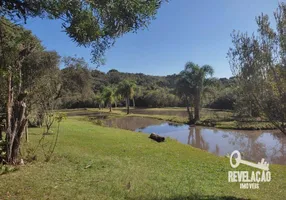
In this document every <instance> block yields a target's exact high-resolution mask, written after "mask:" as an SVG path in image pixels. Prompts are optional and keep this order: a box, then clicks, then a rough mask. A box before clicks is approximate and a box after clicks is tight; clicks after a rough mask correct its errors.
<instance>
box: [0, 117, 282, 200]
mask: <svg viewBox="0 0 286 200" xmlns="http://www.w3.org/2000/svg"><path fill="white" fill-rule="evenodd" d="M41 132H42V131H41V129H30V144H29V146H30V147H33V146H35V145H36V144H37V141H38V139H39V138H40V133H41ZM48 137H52V135H49V136H48ZM37 158H38V159H37V160H36V161H34V162H32V163H28V164H26V165H24V166H21V167H20V169H19V170H17V171H15V172H11V173H8V174H5V175H1V176H0V180H1V181H0V199H1V200H2V199H17V200H18V199H100V200H104V199H115V200H120V199H130V200H133V199H134V200H135V199H146V200H147V199H148V200H149V199H151V200H152V199H153V200H159V199H164V200H165V199H166V200H167V199H168V200H176V199H283V198H285V196H286V189H285V188H286V181H285V180H286V166H280V165H271V166H270V171H271V175H272V181H271V182H270V183H261V184H260V189H259V190H241V189H239V185H238V184H236V183H228V178H227V174H228V171H229V170H232V168H231V167H230V164H229V159H228V158H225V157H217V156H215V155H213V154H210V153H208V152H205V151H202V150H199V149H196V148H193V147H191V146H188V145H183V144H180V143H179V142H177V141H175V140H171V139H167V141H166V142H164V143H156V142H154V141H152V140H150V139H149V138H148V135H146V134H143V133H135V132H131V131H126V130H120V129H114V128H107V127H100V126H95V125H94V124H92V123H91V122H88V121H84V120H83V118H78V117H73V118H68V119H67V120H66V121H64V122H63V124H62V126H61V133H60V137H59V143H58V145H57V147H56V153H55V154H54V157H53V159H52V160H51V161H50V162H44V161H43V157H42V155H41V151H38V152H37ZM237 169H238V170H251V168H248V167H245V166H239V167H238V168H237Z"/></svg>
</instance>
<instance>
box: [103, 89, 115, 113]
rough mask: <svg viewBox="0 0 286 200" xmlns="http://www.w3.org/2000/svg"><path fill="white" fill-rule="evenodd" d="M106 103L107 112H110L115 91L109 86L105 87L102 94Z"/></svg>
mask: <svg viewBox="0 0 286 200" xmlns="http://www.w3.org/2000/svg"><path fill="white" fill-rule="evenodd" d="M102 96H103V98H104V100H105V102H106V104H107V105H108V107H109V112H112V104H114V101H115V92H114V90H113V89H112V88H111V87H105V88H104V89H103V94H102Z"/></svg>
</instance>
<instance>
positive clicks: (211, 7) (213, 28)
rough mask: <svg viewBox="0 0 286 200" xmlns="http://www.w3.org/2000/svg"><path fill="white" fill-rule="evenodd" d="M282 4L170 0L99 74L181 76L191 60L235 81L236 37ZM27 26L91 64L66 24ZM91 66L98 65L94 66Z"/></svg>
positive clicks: (115, 50) (274, 0) (121, 42)
mask: <svg viewBox="0 0 286 200" xmlns="http://www.w3.org/2000/svg"><path fill="white" fill-rule="evenodd" d="M278 2H279V1H278V0H170V1H169V3H165V4H164V5H163V6H162V7H161V8H160V10H159V11H158V14H157V18H156V19H155V20H154V21H152V22H151V24H150V26H149V27H148V29H146V30H141V31H138V33H137V34H134V33H128V34H126V35H124V36H122V37H121V38H119V39H118V40H117V42H116V43H115V46H114V47H112V48H111V49H110V50H108V51H107V53H106V64H105V65H104V66H101V67H100V68H99V70H101V71H104V72H107V71H108V70H110V69H117V70H119V71H122V72H131V73H136V72H142V73H145V74H150V75H169V74H174V73H179V72H180V71H181V70H182V69H183V68H184V65H185V63H186V62H187V61H193V62H195V63H197V64H199V65H203V64H209V65H211V66H213V67H214V69H215V76H216V77H230V76H231V71H230V68H229V64H228V60H227V58H226V54H227V51H228V49H229V47H231V38H230V33H231V32H232V31H233V30H234V29H235V30H240V31H243V32H245V31H247V32H250V33H251V32H254V31H256V29H257V27H256V23H255V16H257V15H259V14H260V13H261V12H263V13H265V14H269V15H270V16H271V20H272V21H274V20H273V11H274V10H275V9H276V8H277V6H278ZM25 27H26V28H28V29H31V30H32V31H33V33H34V34H35V35H36V36H38V38H39V39H40V40H42V43H43V45H44V46H45V47H46V48H47V49H48V50H56V51H57V52H58V53H59V54H60V55H61V56H73V55H77V56H78V57H84V58H85V59H86V61H88V62H89V63H90V58H91V56H90V49H86V48H82V47H77V45H76V44H75V43H74V42H72V41H71V40H70V38H69V37H68V36H67V35H65V33H64V32H62V29H61V22H60V21H55V20H54V21H51V20H41V19H29V20H28V22H27V25H25ZM90 68H95V65H93V64H92V63H90Z"/></svg>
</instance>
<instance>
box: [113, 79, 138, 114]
mask: <svg viewBox="0 0 286 200" xmlns="http://www.w3.org/2000/svg"><path fill="white" fill-rule="evenodd" d="M135 88H136V85H135V83H134V82H132V81H129V80H124V81H122V82H120V83H119V85H118V90H117V93H118V94H121V95H122V96H123V97H124V98H125V101H126V107H127V114H129V106H130V99H132V98H133V96H134V91H135Z"/></svg>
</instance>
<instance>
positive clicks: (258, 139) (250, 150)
mask: <svg viewBox="0 0 286 200" xmlns="http://www.w3.org/2000/svg"><path fill="white" fill-rule="evenodd" d="M135 131H137V132H139V131H140V132H144V133H153V132H154V133H157V134H158V135H161V136H164V137H170V138H173V139H176V140H177V141H179V142H181V143H184V144H188V145H191V146H193V147H196V148H200V149H203V150H206V151H208V152H211V153H213V154H216V155H218V156H225V155H227V154H231V152H232V151H234V150H239V151H240V152H241V153H242V154H243V159H246V160H249V161H253V162H258V161H260V160H261V159H262V158H264V159H265V160H266V161H267V162H269V163H270V164H282V165H286V136H284V135H283V134H282V133H280V132H278V131H276V132H275V131H242V130H224V129H215V128H207V127H200V126H196V127H190V126H189V125H174V124H172V123H161V124H159V125H151V126H147V127H144V128H138V129H136V130H135Z"/></svg>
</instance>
